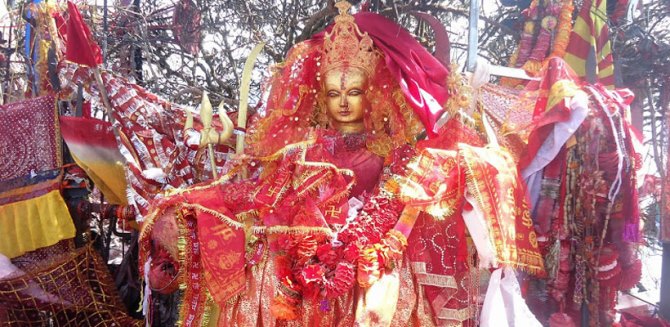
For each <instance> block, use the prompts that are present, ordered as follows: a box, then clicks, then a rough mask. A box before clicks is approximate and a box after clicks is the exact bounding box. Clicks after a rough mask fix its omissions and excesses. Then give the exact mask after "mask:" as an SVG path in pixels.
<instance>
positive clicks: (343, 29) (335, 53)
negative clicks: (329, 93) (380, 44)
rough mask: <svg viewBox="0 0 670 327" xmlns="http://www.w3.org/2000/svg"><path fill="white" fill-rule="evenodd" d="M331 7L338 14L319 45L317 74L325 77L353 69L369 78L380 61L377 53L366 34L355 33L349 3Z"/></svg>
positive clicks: (355, 26) (380, 56)
mask: <svg viewBox="0 0 670 327" xmlns="http://www.w3.org/2000/svg"><path fill="white" fill-rule="evenodd" d="M335 7H337V9H338V10H339V12H340V14H339V15H337V16H336V17H335V26H334V27H333V29H332V30H331V31H330V32H329V33H326V35H325V39H324V41H323V57H322V58H321V72H322V73H324V74H325V73H327V72H328V71H331V70H333V69H336V68H342V67H356V68H360V69H362V70H363V71H365V73H366V74H367V75H368V76H372V74H374V71H375V68H376V67H377V64H378V63H379V60H380V59H381V58H382V54H381V52H379V50H377V49H376V48H375V47H374V43H373V42H372V39H371V38H370V36H369V35H368V33H367V32H366V33H362V32H361V31H360V30H359V29H358V26H357V25H356V22H355V21H354V16H351V15H350V14H349V9H350V8H351V4H350V3H349V2H347V1H340V2H338V3H336V4H335Z"/></svg>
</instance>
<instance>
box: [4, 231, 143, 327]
mask: <svg viewBox="0 0 670 327" xmlns="http://www.w3.org/2000/svg"><path fill="white" fill-rule="evenodd" d="M56 246H57V247H58V249H61V248H63V247H64V246H65V247H67V246H66V245H63V244H60V243H59V244H57V245H56ZM55 251H56V250H55ZM56 252H60V251H56ZM60 253H61V254H60V255H59V256H56V257H52V258H51V259H44V260H42V261H39V262H35V261H34V260H35V259H36V258H39V257H40V256H37V257H31V258H27V260H28V261H30V262H29V264H25V263H26V262H21V263H20V262H16V264H17V266H19V268H21V269H22V271H23V272H24V273H18V272H15V273H12V275H10V276H6V277H5V278H4V279H2V280H0V308H2V309H0V322H1V323H0V326H113V325H116V326H141V325H143V321H141V320H134V319H132V318H131V317H129V316H128V314H127V313H126V312H125V310H124V306H123V304H122V303H121V301H120V300H119V298H118V294H117V292H116V288H115V286H114V282H113V281H112V279H111V277H110V275H109V272H108V271H107V267H105V265H104V263H103V261H102V259H101V258H100V256H99V255H98V254H97V253H96V252H95V250H94V249H93V248H92V247H91V246H86V247H84V248H80V249H78V250H75V251H72V252H65V253H63V252H60ZM17 259H19V258H17ZM15 261H16V260H15Z"/></svg>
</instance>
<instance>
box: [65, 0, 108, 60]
mask: <svg viewBox="0 0 670 327" xmlns="http://www.w3.org/2000/svg"><path fill="white" fill-rule="evenodd" d="M67 8H68V11H69V13H70V18H69V19H68V21H67V46H66V52H65V59H67V60H69V61H72V62H75V63H78V64H80V65H85V66H89V67H96V66H97V65H99V64H101V63H102V51H101V50H100V47H99V46H98V44H97V43H95V41H94V40H93V37H92V36H91V30H90V29H89V28H88V26H87V25H86V23H84V19H83V18H82V17H81V14H80V13H79V9H77V6H76V5H75V4H74V3H72V1H68V2H67Z"/></svg>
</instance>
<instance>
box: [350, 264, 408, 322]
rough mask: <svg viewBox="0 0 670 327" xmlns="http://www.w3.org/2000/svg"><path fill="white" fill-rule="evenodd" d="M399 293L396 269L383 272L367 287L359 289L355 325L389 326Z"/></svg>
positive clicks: (398, 278) (398, 279) (398, 277)
mask: <svg viewBox="0 0 670 327" xmlns="http://www.w3.org/2000/svg"><path fill="white" fill-rule="evenodd" d="M399 295H400V276H399V273H398V270H397V269H394V270H393V271H391V272H386V273H383V274H382V276H381V278H380V279H379V280H378V281H376V282H375V283H373V284H372V285H371V286H370V287H369V288H364V289H361V293H360V294H359V296H358V301H357V304H356V326H366V327H373V326H374V327H382V326H390V325H391V321H392V320H393V315H394V314H395V310H396V306H397V304H398V296H399Z"/></svg>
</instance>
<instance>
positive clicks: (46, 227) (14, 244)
mask: <svg viewBox="0 0 670 327" xmlns="http://www.w3.org/2000/svg"><path fill="white" fill-rule="evenodd" d="M74 235H75V227H74V224H73V223H72V218H71V217H70V213H69V211H68V210H67V206H66V205H65V201H64V200H63V197H62V196H61V194H60V192H59V191H58V190H53V191H51V192H49V193H47V194H44V195H41V196H38V197H36V198H32V199H29V200H23V201H17V202H13V203H8V204H5V205H2V206H0V253H2V254H4V255H5V256H7V257H9V258H14V257H17V256H20V255H22V254H24V253H26V252H29V251H33V250H36V249H38V248H41V247H45V246H49V245H54V244H56V243H57V242H58V241H60V240H64V239H68V238H73V237H74Z"/></svg>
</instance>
